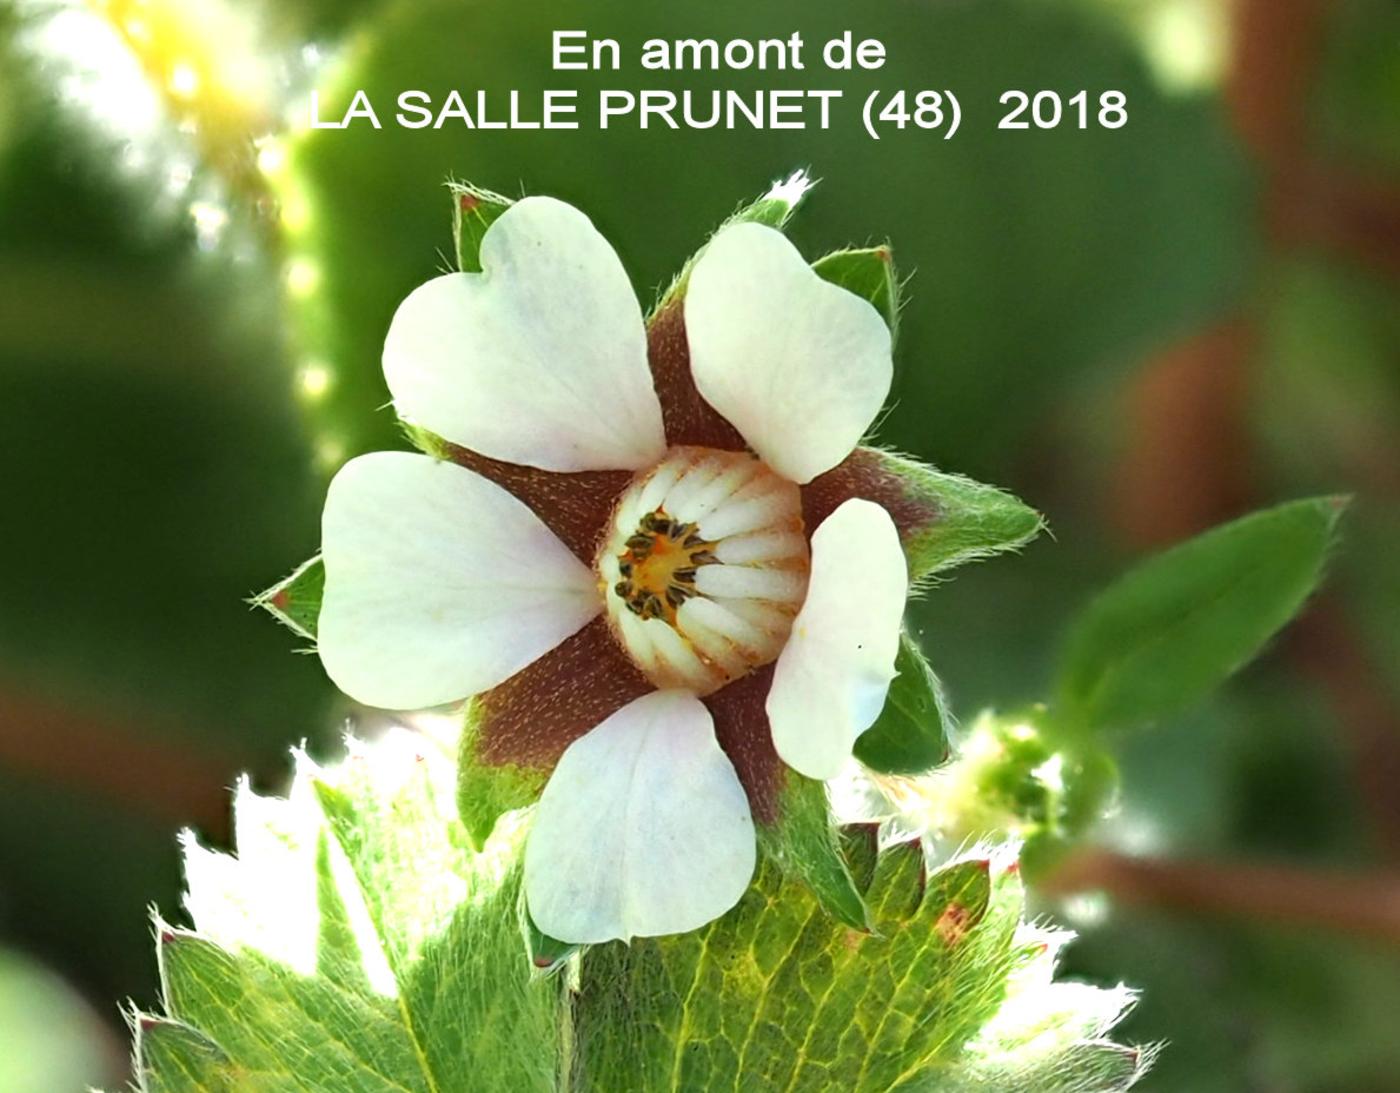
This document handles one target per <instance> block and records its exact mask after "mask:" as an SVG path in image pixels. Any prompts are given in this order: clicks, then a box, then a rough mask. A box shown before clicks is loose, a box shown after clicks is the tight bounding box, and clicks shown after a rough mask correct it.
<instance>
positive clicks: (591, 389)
mask: <svg viewBox="0 0 1400 1093" xmlns="http://www.w3.org/2000/svg"><path fill="white" fill-rule="evenodd" d="M481 265H482V272H481V273H450V274H447V275H446V276H443V277H438V278H435V279H434V280H432V281H429V282H428V283H427V284H425V285H422V286H421V287H419V288H418V289H416V290H414V292H412V293H411V294H410V295H409V297H408V298H407V299H406V300H404V302H403V303H402V304H400V305H399V309H398V311H397V312H396V313H395V315H394V321H393V323H392V324H391V325H390V328H389V335H388V337H387V338H386V339H385V342H384V378H385V379H386V380H387V381H388V384H389V390H390V391H391V392H392V393H393V396H394V406H395V408H396V409H397V410H398V412H399V414H400V416H402V417H403V418H405V419H407V420H409V421H413V422H415V423H417V424H419V425H421V426H423V427H424V428H426V429H430V430H432V431H433V432H435V433H437V434H439V435H441V436H443V437H446V438H447V439H448V440H450V441H453V442H454V443H457V444H460V445H462V446H464V447H467V448H470V449H472V450H473V451H476V452H480V453H481V454H482V455H486V456H490V457H491V458H493V459H503V460H506V461H507V462H510V463H522V464H525V465H527V466H531V467H540V468H542V469H544V470H551V471H587V470H637V469H640V468H641V467H644V466H647V465H648V464H650V463H654V462H655V461H656V460H657V459H659V458H660V457H661V454H662V452H663V451H664V450H665V447H666V438H665V435H664V433H663V431H662V426H661V406H660V403H658V402H657V399H656V393H655V391H654V390H653V388H652V382H651V370H650V368H649V367H648V365H647V350H646V330H645V327H644V325H643V322H642V314H641V310H640V308H639V307H638V306H637V300H636V297H635V296H634V295H633V293H632V286H631V283H630V282H629V281H628V279H627V274H626V272H625V271H624V270H623V268H622V263H621V262H619V261H618V258H617V255H616V254H615V253H614V252H613V249H612V247H610V246H609V245H608V242H607V240H605V239H604V238H603V237H602V236H601V235H599V234H598V232H597V230H596V229H595V228H594V227H593V224H592V222H590V221H589V219H588V217H586V216H584V215H583V213H581V212H579V211H578V210H577V209H575V208H573V207H572V206H570V205H566V204H564V203H563V202H562V201H556V200H554V199H553V198H548V197H529V198H526V199H524V200H523V201H520V202H517V203H516V204H515V205H512V206H511V207H510V209H508V210H507V211H506V212H505V213H503V214H502V215H501V217H500V218H499V219H498V220H496V222H495V223H493V224H492V225H491V227H490V228H489V229H488V230H487V232H486V235H485V237H484V238H483V239H482V243H481Z"/></svg>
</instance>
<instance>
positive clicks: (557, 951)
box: [520, 893, 584, 975]
mask: <svg viewBox="0 0 1400 1093" xmlns="http://www.w3.org/2000/svg"><path fill="white" fill-rule="evenodd" d="M520 923H521V928H522V930H523V931H524V934H525V952H526V954H527V955H528V956H529V959H530V964H531V965H532V966H533V967H534V968H535V969H536V970H537V971H539V972H541V973H543V974H545V975H553V974H554V973H555V972H557V971H559V970H560V969H561V968H563V967H564V965H565V964H566V963H568V961H569V958H570V957H572V956H573V955H574V954H575V953H578V952H581V951H582V950H583V948H584V946H582V945H578V944H575V943H573V942H571V941H560V940H559V939H558V938H555V937H550V936H549V935H548V934H547V933H545V932H544V931H543V930H541V929H540V928H539V927H538V926H536V925H535V920H534V919H533V918H531V917H530V909H529V907H528V906H526V903H525V897H524V893H522V894H521V898H520Z"/></svg>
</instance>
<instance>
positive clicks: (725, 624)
mask: <svg viewBox="0 0 1400 1093" xmlns="http://www.w3.org/2000/svg"><path fill="white" fill-rule="evenodd" d="M612 527H613V529H614V532H613V535H612V536H611V537H610V538H609V539H608V541H607V542H605V543H604V544H603V546H602V549H601V550H600V551H599V554H598V562H597V566H598V573H599V578H600V583H601V585H602V587H603V588H604V590H605V593H604V598H605V601H606V603H607V608H608V615H609V618H610V619H611V621H612V624H613V632H614V635H615V636H616V637H617V639H618V641H619V642H620V643H621V644H622V646H623V648H624V649H626V650H627V652H628V653H629V655H631V657H632V659H633V661H634V662H635V663H636V664H637V666H638V667H639V668H640V669H641V670H642V671H643V672H644V673H645V674H646V675H647V677H648V678H649V679H651V680H652V682H654V683H655V684H656V685H657V686H658V687H685V688H688V689H690V690H693V691H695V692H697V693H699V694H709V693H711V692H712V691H715V690H718V689H719V688H720V687H723V686H724V685H725V684H726V683H729V682H730V681H732V680H734V679H737V678H739V677H741V676H743V675H746V674H747V673H748V672H750V671H752V670H753V669H755V668H757V667H760V666H761V665H764V664H767V663H768V662H769V661H771V660H773V659H774V658H776V657H777V655H778V653H779V652H780V651H781V650H782V646H783V643H784V642H785V641H786V640H787V634H788V631H789V630H790V629H791V626H792V619H793V616H795V615H796V614H797V610H798V608H799V607H800V606H801V603H802V599H803V597H804V596H805V595H806V588H807V570H808V556H807V540H806V537H805V535H804V534H803V527H802V503H801V496H800V494H799V493H798V490H797V487H796V486H795V485H793V484H792V483H790V482H788V481H786V480H784V479H782V478H780V477H779V476H778V475H777V474H775V473H774V472H773V471H772V470H770V469H769V468H768V467H767V466H766V465H764V464H763V463H762V462H760V461H759V460H758V459H756V458H755V457H753V456H752V455H749V454H747V453H744V452H725V451H715V450H712V449H706V448H684V447H683V448H674V449H672V450H671V451H670V452H668V453H667V456H666V458H665V459H664V460H663V461H662V462H661V463H660V464H658V465H657V466H656V467H654V468H652V469H651V470H650V471H647V472H644V473H643V474H640V475H638V477H637V478H636V479H635V480H634V481H633V483H632V486H631V487H630V488H629V489H628V491H627V492H626V493H625V494H624V495H623V497H622V499H621V500H620V501H619V502H618V506H617V510H616V512H615V513H614V516H613V521H612Z"/></svg>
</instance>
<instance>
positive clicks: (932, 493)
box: [857, 448, 1045, 581]
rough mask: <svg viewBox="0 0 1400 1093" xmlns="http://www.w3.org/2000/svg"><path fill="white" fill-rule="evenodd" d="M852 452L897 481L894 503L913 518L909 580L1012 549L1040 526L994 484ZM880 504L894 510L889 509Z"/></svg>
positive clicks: (897, 458) (872, 452)
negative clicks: (905, 507) (868, 460)
mask: <svg viewBox="0 0 1400 1093" xmlns="http://www.w3.org/2000/svg"><path fill="white" fill-rule="evenodd" d="M857 453H858V454H864V453H868V458H870V459H872V460H874V462H875V466H874V468H873V470H874V471H875V473H877V474H882V475H888V476H890V477H892V478H894V479H896V480H897V484H898V494H899V495H900V497H899V499H898V500H902V501H903V502H904V503H905V505H906V506H907V508H908V509H909V510H910V512H911V514H912V518H911V519H910V520H909V521H908V524H909V526H907V527H906V528H905V529H904V534H903V537H902V538H903V544H904V554H905V557H906V558H907V559H908V563H909V578H910V580H913V581H918V580H921V579H923V578H926V577H929V576H932V575H934V574H936V573H939V572H942V571H943V570H945V569H952V568H953V567H954V566H959V565H962V564H963V563H965V562H970V561H974V560H976V559H978V558H989V557H991V556H992V555H995V554H1001V553H1003V552H1005V551H1008V550H1016V549H1018V548H1020V547H1023V546H1025V545H1026V544H1027V543H1029V542H1030V541H1031V540H1032V539H1034V538H1035V537H1036V536H1037V535H1039V534H1040V532H1041V531H1042V530H1043V529H1044V527H1045V520H1044V518H1043V517H1042V516H1041V515H1040V513H1038V512H1037V511H1036V510H1035V509H1033V508H1031V507H1030V506H1029V505H1027V504H1026V503H1025V502H1023V501H1021V500H1020V499H1018V498H1016V497H1014V496H1013V495H1012V494H1009V493H1007V492H1006V491H1005V490H1000V489H997V488H996V487H995V486H988V485H985V484H984V483H982V482H976V481H974V480H972V479H971V478H965V477H964V476H962V475H960V474H949V473H948V472H946V471H939V470H935V469H934V468H933V467H930V466H928V464H926V463H921V462H919V461H918V460H916V459H910V458H908V457H906V456H901V455H896V454H894V453H893V452H886V451H882V450H879V449H875V448H863V449H857ZM877 499H878V500H882V501H883V500H884V499H881V498H877ZM884 503H885V505H886V508H888V509H891V510H892V511H893V509H894V507H895V506H894V505H892V504H890V503H889V502H888V501H885V502H884ZM895 504H898V501H896V502H895ZM896 515H898V514H897V513H896Z"/></svg>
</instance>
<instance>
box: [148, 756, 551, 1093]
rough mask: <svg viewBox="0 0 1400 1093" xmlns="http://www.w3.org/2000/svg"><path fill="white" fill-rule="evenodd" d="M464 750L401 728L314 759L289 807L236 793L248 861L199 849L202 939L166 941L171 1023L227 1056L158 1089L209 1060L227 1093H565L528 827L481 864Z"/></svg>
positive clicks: (196, 892)
mask: <svg viewBox="0 0 1400 1093" xmlns="http://www.w3.org/2000/svg"><path fill="white" fill-rule="evenodd" d="M455 743H456V742H455V741H438V740H435V739H433V738H431V737H428V736H425V735H421V734H414V733H408V732H405V731H402V730H398V731H394V732H392V733H390V734H389V735H388V736H387V737H386V738H384V739H383V740H382V741H380V742H378V743H376V744H375V745H373V746H366V745H361V744H358V743H356V744H352V747H351V753H350V756H349V758H348V759H347V760H346V761H345V762H344V763H342V764H340V765H339V766H337V767H335V768H331V769H324V770H323V769H321V768H318V767H316V766H315V765H314V764H312V763H311V762H310V761H309V760H307V759H306V758H305V757H304V756H302V757H299V759H298V771H297V777H296V779H295V780H294V782H293V786H292V791H291V795H290V797H289V798H288V799H287V800H285V801H284V800H273V799H267V798H262V797H258V796H257V795H256V794H254V793H252V792H251V790H249V789H248V787H247V786H246V784H245V785H243V786H241V787H240V789H239V792H238V797H237V800H236V807H235V828H236V835H237V840H238V844H239V851H240V856H239V857H238V858H237V859H234V858H229V857H226V856H225V855H222V854H216V853H213V852H211V851H208V850H205V849H203V848H202V847H200V846H198V844H196V843H194V842H193V840H192V839H187V840H186V854H187V859H186V873H187V877H188V882H189V895H188V897H187V900H186V903H187V907H188V910H189V912H190V916H191V918H192V919H193V921H194V925H195V930H194V931H193V932H191V931H181V930H174V929H171V928H169V927H164V926H163V927H161V929H160V931H159V932H160V963H161V972H162V987H163V991H162V993H163V1001H164V1005H165V1011H166V1012H165V1014H164V1018H163V1019H165V1020H169V1021H174V1022H179V1023H180V1024H181V1025H184V1026H188V1027H190V1028H192V1029H196V1030H197V1031H198V1033H199V1035H200V1036H202V1037H204V1038H205V1039H206V1040H208V1041H209V1043H210V1044H212V1045H213V1047H212V1049H211V1048H209V1047H207V1046H206V1045H202V1042H201V1041H195V1042H193V1043H192V1044H183V1046H182V1045H181V1044H177V1045H176V1046H177V1047H179V1051H178V1052H177V1051H176V1050H175V1048H171V1049H170V1050H168V1051H166V1052H165V1053H164V1055H162V1056H160V1057H159V1058H157V1057H155V1056H152V1061H151V1063H150V1064H149V1065H150V1067H151V1070H152V1077H151V1078H150V1079H149V1080H148V1085H151V1084H153V1083H155V1082H157V1081H160V1082H164V1083H165V1086H164V1088H169V1089H179V1088H181V1086H180V1085H179V1084H178V1083H179V1082H180V1081H181V1080H183V1079H182V1078H181V1077H180V1073H181V1072H182V1068H183V1069H189V1068H190V1067H191V1066H192V1065H193V1064H192V1063H190V1062H189V1061H188V1060H189V1059H190V1058H195V1057H202V1058H210V1059H214V1060H216V1061H220V1060H223V1059H226V1060H227V1066H228V1068H229V1070H230V1071H231V1072H232V1073H234V1074H236V1075H238V1076H239V1082H237V1083H235V1084H234V1085H233V1086H231V1088H245V1087H247V1088H283V1087H291V1088H311V1089H327V1090H341V1089H354V1090H366V1091H370V1090H384V1091H385V1093H388V1091H390V1090H394V1091H397V1093H403V1091H404V1090H421V1091H423V1093H443V1091H445V1090H450V1089H458V1088H462V1083H461V1080H460V1076H461V1075H464V1074H470V1075H473V1080H474V1081H475V1082H479V1083H480V1085H479V1086H477V1087H480V1088H499V1089H512V1090H516V1089H519V1090H532V1089H533V1090H552V1089H554V1088H555V1084H556V1080H557V1074H558V1071H559V1068H560V1067H561V1065H562V1061H561V1057H560V1054H559V1052H560V1050H561V1040H560V1030H561V1027H562V1022H563V1021H564V1015H565V1010H564V1007H563V1005H562V1001H561V997H560V984H559V982H558V981H557V980H549V981H546V980H542V979H538V978H537V977H535V976H534V975H532V972H531V968H530V965H529V963H528V961H527V960H526V957H525V943H524V938H523V936H522V928H521V922H520V917H519V908H520V902H521V891H520V865H521V856H520V848H521V846H522V845H523V836H524V828H523V826H522V825H521V824H520V823H518V822H516V823H513V824H503V825H498V826H499V827H500V830H499V831H498V832H497V835H496V837H495V838H494V839H492V840H491V842H490V844H488V845H487V847H486V848H485V849H484V850H483V851H482V852H481V853H475V852H473V851H472V850H471V849H470V848H469V846H468V838H467V834H466V831H465V829H464V828H463V827H462V825H461V823H460V821H459V820H458V818H457V816H456V813H455V807H454V803H453V802H454V789H455V779H454V774H455V772H454V769H453V763H452V754H453V750H454V748H455ZM197 1047H198V1048H202V1050H203V1055H202V1056H200V1055H199V1053H198V1052H196V1050H195V1049H196V1048H197ZM221 1065H222V1064H221ZM240 1083H241V1084H240ZM211 1088H217V1087H216V1086H211Z"/></svg>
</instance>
